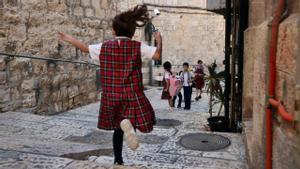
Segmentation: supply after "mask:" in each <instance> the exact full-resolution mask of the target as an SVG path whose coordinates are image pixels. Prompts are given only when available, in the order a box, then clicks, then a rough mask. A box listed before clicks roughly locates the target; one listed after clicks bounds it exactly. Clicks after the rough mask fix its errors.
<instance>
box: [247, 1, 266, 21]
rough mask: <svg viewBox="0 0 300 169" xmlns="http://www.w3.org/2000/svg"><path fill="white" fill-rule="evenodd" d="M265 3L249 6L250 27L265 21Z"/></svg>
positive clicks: (255, 3) (254, 3)
mask: <svg viewBox="0 0 300 169" xmlns="http://www.w3.org/2000/svg"><path fill="white" fill-rule="evenodd" d="M265 7H266V6H265V3H264V2H261V1H260V2H252V3H250V4H249V26H254V25H258V24H260V23H262V22H263V21H264V20H265Z"/></svg>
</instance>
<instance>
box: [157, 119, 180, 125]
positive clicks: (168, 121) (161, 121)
mask: <svg viewBox="0 0 300 169" xmlns="http://www.w3.org/2000/svg"><path fill="white" fill-rule="evenodd" d="M181 124H182V122H181V121H179V120H174V119H157V120H156V125H157V126H163V127H175V126H180V125H181Z"/></svg>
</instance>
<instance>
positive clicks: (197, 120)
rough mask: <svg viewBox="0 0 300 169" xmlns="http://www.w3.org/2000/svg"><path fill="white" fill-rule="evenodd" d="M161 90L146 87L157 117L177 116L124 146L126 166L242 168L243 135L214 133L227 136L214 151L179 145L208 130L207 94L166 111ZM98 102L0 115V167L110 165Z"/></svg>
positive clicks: (70, 168)
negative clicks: (50, 112)
mask: <svg viewBox="0 0 300 169" xmlns="http://www.w3.org/2000/svg"><path fill="white" fill-rule="evenodd" d="M160 92H161V90H160V89H159V88H150V89H149V90H147V91H146V94H147V96H148V98H149V99H150V101H151V103H152V105H153V107H154V108H155V110H156V115H157V118H158V119H174V120H179V121H180V122H181V123H182V124H180V125H178V126H173V127H163V126H156V127H155V129H154V131H153V132H152V133H151V134H147V135H143V134H141V133H139V135H140V140H141V144H140V148H139V149H138V150H137V151H136V152H133V151H131V150H129V149H128V148H126V147H125V148H124V161H125V164H126V166H128V167H114V168H153V169H157V168H166V169H173V168H174V169H192V168H194V169H246V168H247V166H246V159H245V148H244V144H243V140H242V135H241V134H236V133H234V134H232V133H217V134H219V135H222V136H225V137H227V138H229V139H230V141H231V144H230V146H229V147H227V148H225V149H222V150H218V151H206V152H204V151H195V150H188V149H185V148H183V147H182V146H180V145H179V144H178V140H179V139H180V137H181V136H183V135H185V134H188V133H196V132H201V133H206V132H207V131H205V127H204V125H205V124H206V118H207V117H208V116H209V114H208V113H206V112H207V105H208V103H207V100H208V99H207V96H206V94H204V98H203V99H202V100H201V101H200V102H197V103H196V102H193V104H192V110H191V111H184V110H182V109H180V110H179V109H176V110H174V111H173V112H170V111H168V110H167V107H166V102H163V101H161V100H160ZM98 109H99V103H94V104H90V105H87V106H84V107H80V108H77V109H74V110H70V111H68V112H64V113H61V114H58V115H54V116H39V115H33V114H28V113H21V112H7V113H3V114H0V136H1V139H0V168H1V169H27V168H28V169H31V168H49V169H50V168H51V169H56V168H63V169H77V168H78V169H79V168H80V169H83V168H85V169H89V168H99V169H102V168H113V166H112V163H113V157H112V145H111V137H112V133H111V132H107V131H102V130H98V129H97V128H96V123H97V115H98Z"/></svg>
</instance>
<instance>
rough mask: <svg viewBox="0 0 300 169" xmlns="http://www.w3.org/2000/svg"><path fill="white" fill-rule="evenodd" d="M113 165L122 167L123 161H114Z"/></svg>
mask: <svg viewBox="0 0 300 169" xmlns="http://www.w3.org/2000/svg"><path fill="white" fill-rule="evenodd" d="M114 165H124V162H123V160H118V161H116V160H115V162H114Z"/></svg>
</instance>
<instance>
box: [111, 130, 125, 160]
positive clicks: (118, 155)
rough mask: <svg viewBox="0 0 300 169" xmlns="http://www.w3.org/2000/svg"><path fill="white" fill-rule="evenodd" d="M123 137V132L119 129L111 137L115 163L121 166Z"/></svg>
mask: <svg viewBox="0 0 300 169" xmlns="http://www.w3.org/2000/svg"><path fill="white" fill-rule="evenodd" d="M123 135H124V132H123V131H122V130H121V129H117V130H115V132H114V135H113V147H114V154H115V163H118V164H120V165H121V164H123V158H122V149H123Z"/></svg>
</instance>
